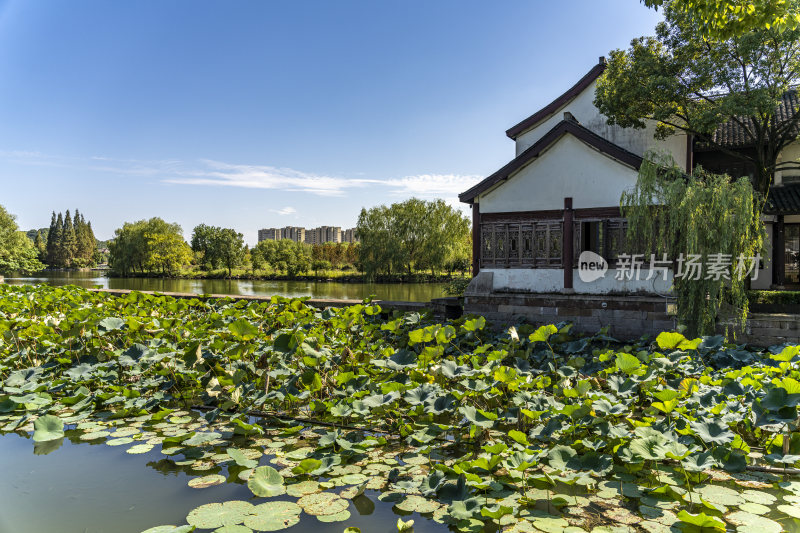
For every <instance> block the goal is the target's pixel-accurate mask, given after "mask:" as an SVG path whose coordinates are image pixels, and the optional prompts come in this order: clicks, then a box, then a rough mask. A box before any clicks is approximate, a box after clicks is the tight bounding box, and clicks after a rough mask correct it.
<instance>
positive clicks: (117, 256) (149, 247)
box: [108, 217, 192, 276]
mask: <svg viewBox="0 0 800 533" xmlns="http://www.w3.org/2000/svg"><path fill="white" fill-rule="evenodd" d="M180 243H183V246H181V245H180ZM170 247H171V248H172V249H170ZM108 250H109V266H110V267H111V269H112V271H113V272H114V273H115V274H117V275H121V276H129V275H137V274H147V273H150V274H162V275H168V274H174V273H176V272H177V271H178V270H179V269H180V268H181V267H182V266H185V265H187V264H189V263H190V262H191V260H192V257H191V248H189V246H188V245H187V244H186V242H185V241H184V240H183V230H182V229H181V227H180V225H178V224H169V223H167V222H165V221H164V220H162V219H161V218H158V217H155V218H151V219H150V220H140V221H138V222H126V223H125V224H123V226H122V227H121V228H118V229H117V230H116V231H115V232H114V239H112V240H111V241H109V243H108ZM187 250H188V254H187Z"/></svg>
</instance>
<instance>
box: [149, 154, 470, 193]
mask: <svg viewBox="0 0 800 533" xmlns="http://www.w3.org/2000/svg"><path fill="white" fill-rule="evenodd" d="M201 163H203V164H204V165H206V166H207V168H206V169H205V170H203V169H196V170H195V171H192V172H191V173H189V174H184V175H180V176H176V177H172V178H168V179H165V180H164V181H166V182H168V183H177V184H183V185H216V186H223V187H244V188H252V189H279V190H284V191H301V192H308V193H312V194H316V195H320V196H342V195H344V194H345V191H347V190H349V189H356V188H364V187H385V188H386V189H387V190H388V191H389V192H390V193H391V194H393V195H396V196H409V195H415V196H420V197H423V198H442V197H452V196H454V195H457V194H458V193H459V192H461V191H464V190H466V189H468V188H469V187H471V186H472V185H474V184H475V183H477V182H478V181H480V179H481V177H480V176H476V175H465V176H462V175H457V174H419V175H414V176H404V177H402V178H393V179H386V180H379V179H369V178H342V177H333V176H324V175H319V174H309V173H306V172H302V171H299V170H294V169H291V168H276V167H269V166H256V165H235V164H229V163H222V162H219V161H210V160H203V161H201Z"/></svg>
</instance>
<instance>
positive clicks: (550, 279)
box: [481, 268, 672, 294]
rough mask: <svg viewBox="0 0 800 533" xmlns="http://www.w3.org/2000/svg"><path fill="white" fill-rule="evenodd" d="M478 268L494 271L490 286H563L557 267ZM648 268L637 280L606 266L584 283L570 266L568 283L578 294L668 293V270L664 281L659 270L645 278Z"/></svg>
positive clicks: (541, 288) (529, 288)
mask: <svg viewBox="0 0 800 533" xmlns="http://www.w3.org/2000/svg"><path fill="white" fill-rule="evenodd" d="M481 271H482V272H492V273H493V274H494V276H493V278H494V285H493V289H494V290H495V291H497V290H512V291H513V290H519V291H528V292H543V293H547V292H562V291H563V290H564V273H563V271H562V270H561V269H557V268H495V269H492V268H484V269H481ZM648 273H649V270H647V269H643V270H642V271H641V273H640V276H639V277H640V279H639V280H623V281H619V280H617V279H616V278H615V276H616V275H617V270H616V269H609V270H608V272H606V275H605V277H603V278H600V279H598V280H595V281H592V282H589V283H586V282H584V281H582V280H581V279H580V277H579V275H578V271H577V270H573V276H572V286H573V289H574V291H575V292H576V293H578V294H609V293H625V292H628V293H648V294H668V293H670V292H671V290H672V271H669V272H668V274H667V280H666V281H664V280H663V279H662V276H661V275H660V273H658V272H657V273H656V274H655V275H654V277H653V279H651V280H649V281H648V280H646V279H645V278H647V276H648Z"/></svg>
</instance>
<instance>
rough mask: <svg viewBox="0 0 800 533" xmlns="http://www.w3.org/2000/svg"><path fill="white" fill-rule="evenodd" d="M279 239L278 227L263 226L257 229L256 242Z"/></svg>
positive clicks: (279, 231)
mask: <svg viewBox="0 0 800 533" xmlns="http://www.w3.org/2000/svg"><path fill="white" fill-rule="evenodd" d="M279 240H281V230H280V228H265V229H260V230H258V242H261V241H279Z"/></svg>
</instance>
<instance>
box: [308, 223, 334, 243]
mask: <svg viewBox="0 0 800 533" xmlns="http://www.w3.org/2000/svg"><path fill="white" fill-rule="evenodd" d="M305 242H307V243H308V244H324V243H326V242H342V228H341V227H340V226H320V227H318V228H314V229H310V230H308V231H306V240H305Z"/></svg>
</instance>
